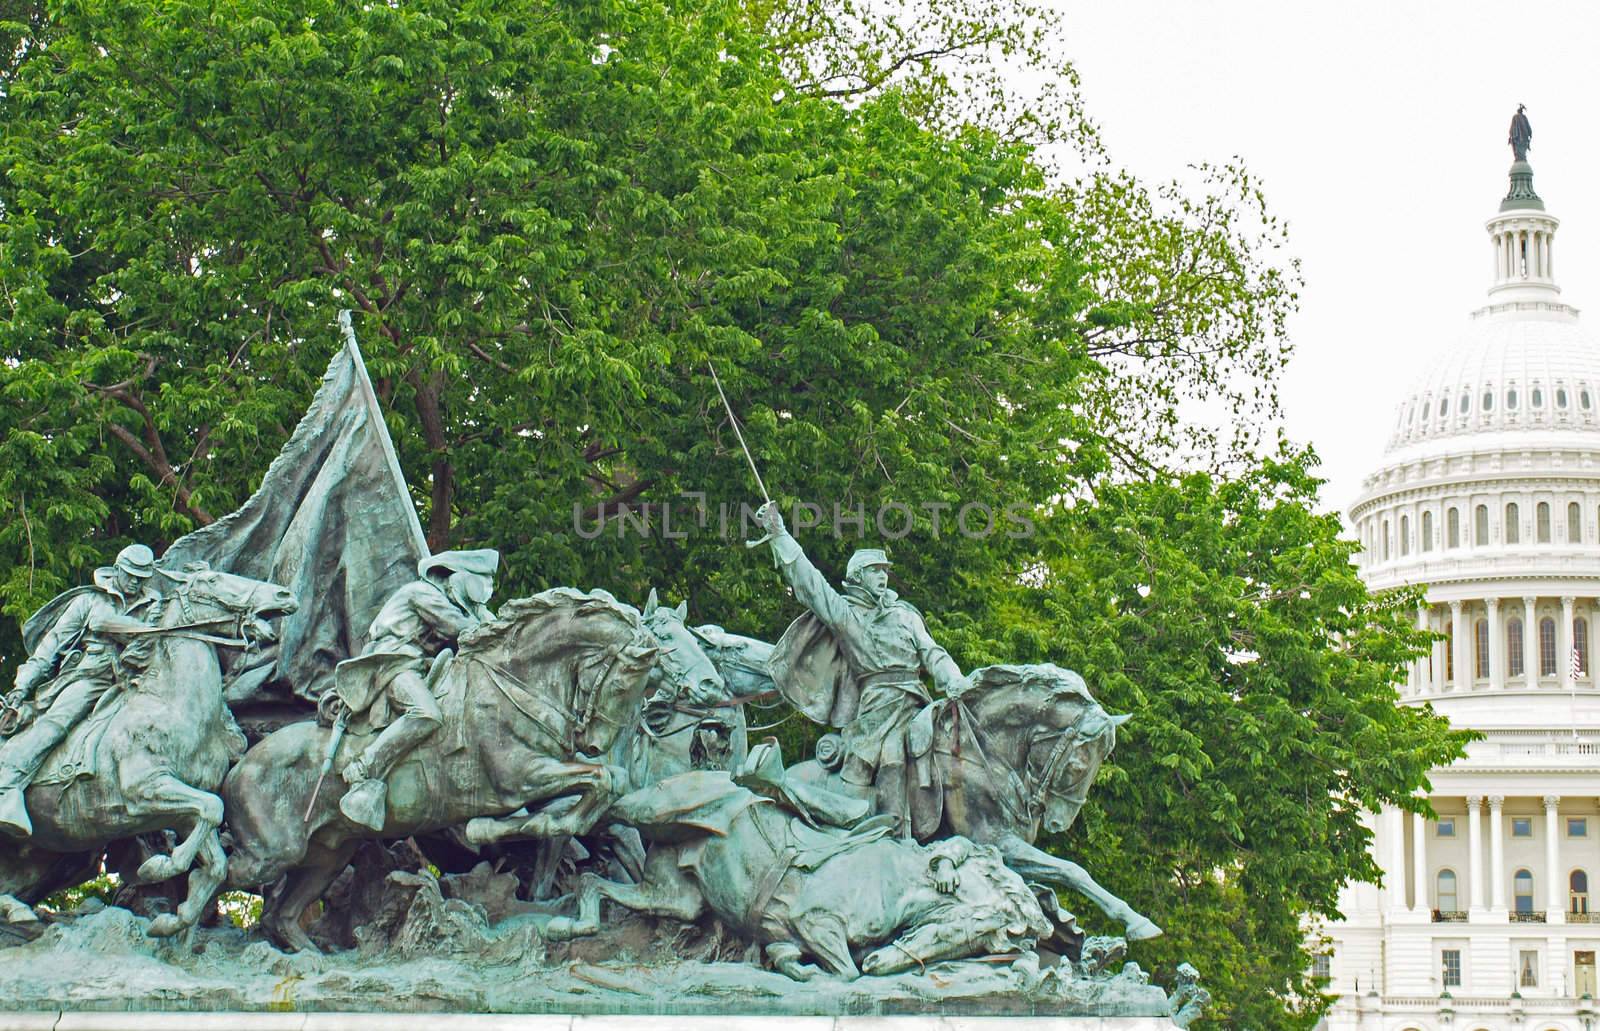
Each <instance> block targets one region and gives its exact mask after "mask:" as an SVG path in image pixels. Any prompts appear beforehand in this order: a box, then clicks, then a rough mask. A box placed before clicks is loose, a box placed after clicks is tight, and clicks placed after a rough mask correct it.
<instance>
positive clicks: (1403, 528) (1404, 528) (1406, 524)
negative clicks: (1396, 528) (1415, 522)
mask: <svg viewBox="0 0 1600 1031" xmlns="http://www.w3.org/2000/svg"><path fill="white" fill-rule="evenodd" d="M1400 554H1402V555H1409V554H1411V517H1410V516H1404V515H1403V516H1401V517H1400Z"/></svg>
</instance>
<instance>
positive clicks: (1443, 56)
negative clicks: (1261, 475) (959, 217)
mask: <svg viewBox="0 0 1600 1031" xmlns="http://www.w3.org/2000/svg"><path fill="white" fill-rule="evenodd" d="M1051 2H1053V4H1054V5H1055V6H1056V7H1058V8H1059V9H1060V11H1061V24H1062V29H1063V34H1064V36H1065V39H1066V45H1067V53H1068V56H1069V57H1071V58H1072V59H1073V61H1074V63H1075V64H1076V66H1077V68H1078V70H1079V72H1080V74H1081V75H1082V79H1083V96H1084V99H1085V102H1086V106H1087V108H1088V111H1089V113H1090V115H1091V116H1092V117H1093V119H1094V120H1095V121H1096V122H1097V123H1098V125H1099V126H1100V128H1101V131H1102V139H1103V141H1104V143H1105V145H1106V148H1107V150H1108V151H1109V152H1110V156H1111V157H1112V159H1113V160H1114V161H1115V162H1116V163H1118V164H1120V165H1122V166H1123V167H1126V168H1128V169H1130V170H1131V171H1133V172H1134V173H1135V174H1137V175H1139V176H1140V177H1142V178H1144V179H1146V180H1151V181H1155V180H1162V179H1169V178H1172V177H1174V176H1181V175H1182V174H1183V171H1184V168H1185V166H1186V165H1188V164H1190V163H1192V162H1197V161H1222V160H1226V159H1228V158H1230V157H1232V156H1234V155H1238V156H1240V157H1242V158H1243V159H1244V163H1245V165H1246V167H1247V168H1249V169H1250V171H1251V172H1252V173H1253V174H1254V175H1256V176H1258V177H1259V178H1260V179H1262V180H1263V185H1264V188H1265V190H1266V194H1267V198H1268V201H1269V204H1270V206H1271V208H1272V209H1273V210H1274V211H1275V212H1276V213H1277V214H1278V215H1280V216H1282V217H1284V218H1286V219H1287V220H1288V221H1289V231H1290V243H1291V249H1292V250H1293V252H1294V253H1295V254H1296V255H1298V256H1299V258H1300V259H1301V262H1302V266H1303V272H1304V275H1305V278H1306V288H1305V291H1304V293H1303V294H1302V298H1301V306H1300V314H1299V315H1298V316H1297V317H1296V318H1295V321H1294V323H1293V324H1292V327H1291V339H1292V341H1293V343H1294V345H1295V352H1296V353H1295V357H1294V359H1293V361H1292V363H1291V365H1290V367H1289V370H1288V374H1287V376H1286V378H1285V380H1284V381H1283V389H1282V396H1283V401H1284V407H1285V416H1286V417H1285V422H1286V424H1287V428H1288V431H1289V433H1290V435H1291V436H1292V437H1294V438H1295V439H1297V440H1300V441H1310V442H1311V443H1312V444H1314V445H1315V446H1316V449H1317V452H1318V453H1319V454H1320V455H1321V456H1322V459H1323V462H1324V465H1323V473H1324V474H1325V475H1326V476H1327V478H1328V479H1329V481H1330V482H1329V485H1328V486H1327V487H1326V488H1324V494H1323V501H1324V504H1326V505H1328V506H1329V507H1336V508H1338V509H1339V510H1341V511H1342V510H1344V509H1346V508H1347V507H1348V506H1349V504H1350V502H1351V501H1352V500H1353V499H1354V498H1355V495H1356V494H1357V492H1358V491H1359V490H1360V486H1361V479H1362V477H1363V476H1364V475H1366V474H1367V473H1368V472H1370V471H1371V470H1372V469H1373V468H1375V467H1376V465H1377V464H1378V462H1379V460H1380V458H1381V456H1382V453H1383V446H1384V442H1385V440H1386V439H1387V435H1388V429H1389V426H1390V423H1391V422H1392V420H1393V416H1394V410H1395V405H1396V404H1397V403H1398V402H1399V400H1400V398H1401V396H1402V395H1403V394H1404V392H1405V390H1406V388H1407V386H1408V384H1409V383H1410V382H1411V381H1412V380H1413V379H1414V378H1415V377H1417V376H1418V375H1420V374H1421V372H1422V370H1423V369H1424V368H1425V367H1426V365H1427V363H1428V362H1429V360H1430V358H1432V357H1433V356H1435V355H1437V354H1438V353H1439V352H1440V351H1441V350H1442V349H1445V348H1448V347H1449V346H1450V345H1451V343H1452V341H1454V340H1455V339H1457V337H1458V335H1459V333H1460V331H1461V329H1462V328H1463V326H1464V325H1465V323H1466V319H1467V316H1468V314H1469V313H1470V312H1471V311H1472V310H1473V309H1475V308H1477V307H1479V306H1481V305H1482V304H1483V303H1485V298H1484V291H1485V290H1486V289H1487V287H1488V284H1489V265H1490V252H1489V242H1488V236H1487V234H1486V233H1485V232H1484V229H1483V223H1484V221H1485V220H1486V219H1487V218H1489V217H1490V216H1491V215H1492V214H1494V212H1495V210H1496V208H1497V205H1498V204H1499V201H1500V198H1501V197H1503V196H1504V195H1505V192H1506V169H1507V167H1508V166H1509V165H1510V163H1511V150H1510V148H1509V147H1508V146H1507V145H1506V142H1505V140H1506V131H1507V127H1508V126H1509V124H1510V121H1511V116H1512V114H1513V113H1514V112H1515V111H1516V106H1517V104H1519V103H1523V104H1526V105H1527V106H1528V116H1529V119H1530V120H1531V121H1532V123H1533V133H1534V136H1533V146H1532V149H1531V150H1530V152H1529V155H1528V157H1529V160H1530V162H1531V163H1532V164H1533V167H1534V172H1535V176H1534V185H1535V188H1536V189H1537V190H1538V192H1539V195H1540V196H1541V197H1543V198H1544V201H1545V205H1546V208H1547V209H1548V210H1549V211H1550V213H1552V214H1554V215H1556V216H1557V217H1559V218H1560V219H1561V221H1562V225H1561V229H1560V231H1559V233H1558V235H1557V237H1556V250H1555V262H1556V264H1555V269H1556V279H1557V282H1558V283H1559V284H1560V285H1561V288H1562V296H1563V299H1564V300H1565V301H1567V302H1568V303H1570V304H1573V305H1575V306H1577V307H1578V308H1580V309H1584V318H1585V322H1586V323H1587V324H1588V325H1589V328H1590V331H1591V332H1594V333H1597V334H1600V308H1594V309H1593V310H1589V309H1590V308H1591V307H1592V306H1594V305H1596V304H1600V189H1597V187H1596V183H1597V179H1600V59H1597V55H1600V5H1594V4H1584V3H1528V2H1523V3H1518V4H1509V3H1496V4H1490V3H1480V2H1459V0H1458V2H1452V3H1406V2H1400V0H1389V2H1365V0H1363V2H1354V3H1352V2H1338V3H1322V4H1316V5H1312V4H1309V3H1294V2H1289V0H1275V2H1254V0H1226V2H1194V3H1187V2H1179V0H1165V2H1158V0H1051Z"/></svg>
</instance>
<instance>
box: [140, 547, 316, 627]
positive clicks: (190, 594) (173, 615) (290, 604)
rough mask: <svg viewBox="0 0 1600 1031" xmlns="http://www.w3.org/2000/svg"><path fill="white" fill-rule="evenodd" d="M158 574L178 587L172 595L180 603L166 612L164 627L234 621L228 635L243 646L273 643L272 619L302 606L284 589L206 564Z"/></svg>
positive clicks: (189, 564)
mask: <svg viewBox="0 0 1600 1031" xmlns="http://www.w3.org/2000/svg"><path fill="white" fill-rule="evenodd" d="M159 571H160V573H161V575H162V576H163V577H165V578H166V579H168V580H171V581H172V582H173V583H174V584H175V585H176V587H175V588H174V589H173V590H172V591H171V593H170V596H171V597H173V598H175V599H176V600H177V602H178V604H177V605H174V606H168V607H167V611H166V612H165V613H163V616H162V624H163V625H164V626H169V627H170V626H176V625H178V624H180V623H190V624H208V625H209V624H215V625H218V626H220V625H221V624H224V623H228V622H232V624H233V626H232V629H231V631H230V632H229V634H228V636H233V637H237V638H239V639H240V640H241V641H242V642H244V643H270V642H271V641H274V640H276V639H277V630H276V629H275V628H274V627H273V625H272V620H274V619H276V618H278V617H279V616H287V615H289V614H290V613H292V612H294V611H295V610H296V609H298V608H299V607H300V602H299V601H298V600H296V598H295V596H294V595H293V594H292V593H290V592H289V590H288V589H287V588H285V587H280V586H278V585H277V584H275V583H269V582H267V581H265V580H252V579H251V578H250V577H247V576H239V575H238V574H236V573H224V572H222V571H221V570H219V569H212V568H211V567H210V566H208V565H206V564H205V563H204V562H190V563H187V564H186V565H185V566H184V567H183V569H182V570H181V571H179V572H173V571H172V570H168V569H160V570H159Z"/></svg>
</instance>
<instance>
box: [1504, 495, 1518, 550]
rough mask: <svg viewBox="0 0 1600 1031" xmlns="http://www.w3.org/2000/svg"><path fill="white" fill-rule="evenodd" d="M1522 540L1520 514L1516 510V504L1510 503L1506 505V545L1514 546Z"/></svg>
mask: <svg viewBox="0 0 1600 1031" xmlns="http://www.w3.org/2000/svg"><path fill="white" fill-rule="evenodd" d="M1520 540H1522V513H1521V511H1520V510H1519V509H1518V508H1517V503H1516V502H1515V501H1512V502H1510V503H1508V504H1507V505H1506V543H1507V544H1516V543H1517V542H1518V541H1520Z"/></svg>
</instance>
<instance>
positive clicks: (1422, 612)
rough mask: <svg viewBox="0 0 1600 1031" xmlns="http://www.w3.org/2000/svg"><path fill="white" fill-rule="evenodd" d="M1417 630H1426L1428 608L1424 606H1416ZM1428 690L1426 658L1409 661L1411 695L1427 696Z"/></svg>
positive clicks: (1420, 657)
mask: <svg viewBox="0 0 1600 1031" xmlns="http://www.w3.org/2000/svg"><path fill="white" fill-rule="evenodd" d="M1417 629H1418V630H1427V629H1428V606H1427V605H1426V604H1419V605H1418V606H1417ZM1429 647H1430V648H1431V647H1432V646H1431V645H1430V646H1429ZM1428 688H1429V684H1428V657H1427V656H1426V655H1419V656H1417V657H1416V658H1415V659H1412V660H1411V693H1412V694H1413V695H1419V694H1427V692H1428Z"/></svg>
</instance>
